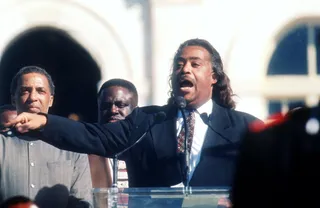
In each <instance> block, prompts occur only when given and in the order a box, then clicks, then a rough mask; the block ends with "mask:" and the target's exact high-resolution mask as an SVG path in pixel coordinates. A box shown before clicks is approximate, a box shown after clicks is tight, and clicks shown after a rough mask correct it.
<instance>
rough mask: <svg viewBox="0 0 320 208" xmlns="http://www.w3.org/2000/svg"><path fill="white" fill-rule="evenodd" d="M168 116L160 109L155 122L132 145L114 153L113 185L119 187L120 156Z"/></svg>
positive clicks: (155, 116)
mask: <svg viewBox="0 0 320 208" xmlns="http://www.w3.org/2000/svg"><path fill="white" fill-rule="evenodd" d="M166 117H167V114H166V113H165V112H163V111H160V112H158V113H156V114H155V115H154V120H153V123H152V124H151V125H150V126H149V128H148V129H147V130H146V131H145V132H144V133H143V134H142V135H141V136H140V137H139V139H137V140H136V141H135V142H134V143H133V144H132V145H130V146H129V147H127V148H125V149H124V150H122V151H121V152H118V153H117V154H115V155H114V157H113V170H112V172H113V181H112V187H113V188H117V187H118V158H119V157H120V156H121V155H123V153H125V152H127V151H128V150H130V149H131V148H133V147H134V146H136V145H137V144H138V143H139V142H141V141H142V139H143V138H144V137H145V136H146V135H147V133H148V132H149V131H150V130H151V129H152V128H153V127H154V126H155V125H156V124H159V123H161V122H163V121H164V120H165V119H166Z"/></svg>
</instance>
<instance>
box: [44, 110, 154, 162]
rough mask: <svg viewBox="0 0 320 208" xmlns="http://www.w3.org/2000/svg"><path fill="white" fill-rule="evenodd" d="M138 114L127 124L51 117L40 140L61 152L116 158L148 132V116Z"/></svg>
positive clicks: (127, 120)
mask: <svg viewBox="0 0 320 208" xmlns="http://www.w3.org/2000/svg"><path fill="white" fill-rule="evenodd" d="M136 114H137V110H134V111H133V112H132V113H131V114H130V115H129V116H128V117H127V118H126V119H125V120H123V121H118V122H116V123H108V124H103V125H101V124H89V123H84V122H76V121H73V120H70V119H67V118H63V117H59V116H54V115H48V120H47V124H46V125H45V127H44V128H43V129H42V130H41V131H40V132H39V133H40V138H41V139H42V140H43V141H44V142H47V143H49V144H51V145H53V146H55V147H57V148H59V149H64V150H68V151H73V152H79V153H86V154H95V155H100V156H104V157H112V156H113V155H114V154H115V153H117V152H120V151H121V150H123V149H125V148H126V147H128V146H129V145H130V144H132V143H133V142H134V141H135V140H136V139H137V137H139V136H140V135H141V134H142V133H140V132H143V131H145V130H146V129H147V128H148V124H147V123H148V119H147V115H144V114H143V115H141V113H140V115H139V118H138V116H136Z"/></svg>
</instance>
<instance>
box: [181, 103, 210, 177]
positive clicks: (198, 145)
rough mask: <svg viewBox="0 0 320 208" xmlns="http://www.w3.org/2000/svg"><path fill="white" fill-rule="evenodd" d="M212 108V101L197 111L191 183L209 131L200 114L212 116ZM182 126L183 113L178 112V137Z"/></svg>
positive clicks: (192, 145)
mask: <svg viewBox="0 0 320 208" xmlns="http://www.w3.org/2000/svg"><path fill="white" fill-rule="evenodd" d="M212 106H213V103H212V100H211V99H210V100H209V101H207V102H206V103H205V104H203V105H202V106H201V107H199V108H198V109H196V111H195V125H194V134H193V140H192V144H191V153H190V166H189V168H190V175H189V179H188V180H189V181H190V180H191V178H192V176H193V173H194V170H195V168H196V167H197V165H198V163H199V160H200V155H201V150H202V145H203V142H204V139H205V137H206V133H207V129H208V126H207V125H206V124H205V123H204V122H203V121H202V119H201V117H200V114H202V113H207V115H210V114H211V111H212ZM185 111H186V116H187V115H188V114H189V112H188V110H185ZM182 126H183V118H182V113H181V111H178V115H177V123H176V129H177V137H178V135H179V133H180V131H181V129H182Z"/></svg>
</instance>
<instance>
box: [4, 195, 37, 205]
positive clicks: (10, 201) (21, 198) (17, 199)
mask: <svg viewBox="0 0 320 208" xmlns="http://www.w3.org/2000/svg"><path fill="white" fill-rule="evenodd" d="M28 202H32V200H31V199H30V198H28V197H26V196H13V197H10V198H8V199H6V200H5V201H4V202H3V203H1V204H0V208H9V207H10V206H11V205H16V204H20V203H28Z"/></svg>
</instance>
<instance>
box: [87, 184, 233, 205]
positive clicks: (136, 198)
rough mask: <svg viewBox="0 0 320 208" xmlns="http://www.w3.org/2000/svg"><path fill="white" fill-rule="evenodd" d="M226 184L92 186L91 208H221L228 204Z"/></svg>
mask: <svg viewBox="0 0 320 208" xmlns="http://www.w3.org/2000/svg"><path fill="white" fill-rule="evenodd" d="M228 196H229V188H214V187H203V188H201V187H196V188H192V187H191V188H190V189H189V190H188V191H186V190H185V189H184V188H126V189H120V188H107V189H93V204H94V207H95V208H107V207H108V208H116V207H117V208H125V207H130V208H138V207H139V208H141V207H151V208H155V207H159V208H160V207H164V208H178V207H186V208H187V207H188V208H191V207H192V208H205V207H212V208H215V207H217V208H223V207H228V204H229V200H228Z"/></svg>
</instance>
